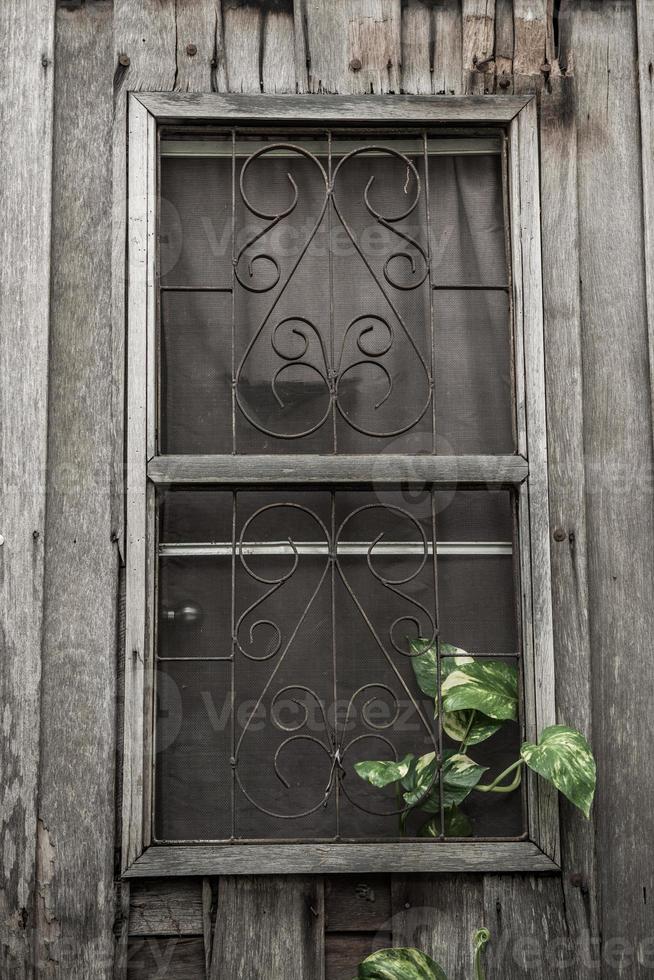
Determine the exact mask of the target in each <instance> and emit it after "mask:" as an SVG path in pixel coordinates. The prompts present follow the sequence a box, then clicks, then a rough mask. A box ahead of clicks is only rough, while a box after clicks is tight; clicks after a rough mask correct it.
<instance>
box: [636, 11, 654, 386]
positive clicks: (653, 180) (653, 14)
mask: <svg viewBox="0 0 654 980" xmlns="http://www.w3.org/2000/svg"><path fill="white" fill-rule="evenodd" d="M636 26H637V30H638V52H637V64H638V94H639V99H640V141H641V153H642V167H643V229H644V235H645V290H646V297H647V334H648V338H649V374H650V385H651V393H652V404H653V405H654V4H653V3H652V2H651V0H636Z"/></svg>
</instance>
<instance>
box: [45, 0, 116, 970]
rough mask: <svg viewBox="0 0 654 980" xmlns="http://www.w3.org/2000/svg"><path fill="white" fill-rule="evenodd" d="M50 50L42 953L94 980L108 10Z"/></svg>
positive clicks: (101, 849) (103, 757) (110, 824)
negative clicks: (51, 149) (53, 66)
mask: <svg viewBox="0 0 654 980" xmlns="http://www.w3.org/2000/svg"><path fill="white" fill-rule="evenodd" d="M55 50H56V56H57V62H58V65H59V68H58V70H57V73H56V80H55V115H54V163H53V190H52V287H51V309H50V316H51V329H50V400H49V433H48V435H49V440H48V471H47V513H46V536H45V540H46V552H45V559H46V574H45V597H44V626H43V671H42V682H41V688H42V695H41V769H40V790H39V833H38V837H37V844H38V851H37V880H38V901H37V940H38V942H37V957H38V962H39V964H40V968H41V969H42V970H43V971H44V972H47V975H48V976H50V977H61V978H64V977H65V978H66V980H75V978H86V977H88V976H93V977H98V980H100V978H102V977H105V976H110V974H111V967H112V956H113V938H114V937H113V931H112V929H113V920H114V893H113V870H114V868H113V865H114V849H113V845H114V822H115V817H114V813H115V811H114V804H115V801H114V770H115V731H114V730H115V710H116V709H115V697H116V677H115V673H116V672H115V665H116V653H115V640H116V595H117V560H116V551H115V547H114V544H113V542H112V533H111V532H112V526H111V492H112V452H113V450H112V444H111V432H112V426H113V419H112V417H111V394H112V384H113V381H112V379H113V358H112V334H111V319H110V316H109V312H108V311H109V300H110V288H111V227H110V224H109V221H108V216H109V214H110V208H111V201H110V195H111V161H110V158H109V156H108V154H107V152H106V148H107V146H109V145H110V142H111V127H112V102H111V90H110V84H111V77H112V71H113V68H112V7H111V4H110V3H108V2H98V3H95V4H93V5H87V6H85V7H83V8H80V9H78V10H74V11H69V10H64V9H60V10H59V11H58V12H57V23H56V49H55ZM73 107H74V111H73ZM90 255H92V256H93V260H92V262H91V261H89V256H90ZM72 364H74V365H75V367H74V370H71V365H72ZM71 676H74V677H75V683H73V684H71V683H70V679H71ZM91 719H92V723H91ZM71 801H74V805H72V806H71Z"/></svg>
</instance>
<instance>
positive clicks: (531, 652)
mask: <svg viewBox="0 0 654 980" xmlns="http://www.w3.org/2000/svg"><path fill="white" fill-rule="evenodd" d="M509 166H510V211H511V227H512V232H513V233H512V238H511V247H512V268H513V308H514V322H515V335H516V368H515V372H516V389H517V403H518V449H519V450H521V451H526V454H527V457H528V459H529V484H528V486H527V485H524V486H523V487H522V488H521V507H520V523H521V536H522V538H523V540H524V536H525V535H528V538H529V542H530V548H529V552H528V553H527V552H526V551H525V550H523V551H522V552H521V558H522V566H521V570H522V591H523V606H522V608H523V643H524V646H525V657H524V669H525V705H526V710H525V714H526V722H527V729H526V730H527V736H528V737H529V738H532V739H533V738H534V737H535V736H536V734H537V732H539V731H541V730H542V729H543V728H546V727H547V726H548V725H552V724H554V722H555V721H556V713H555V686H554V647H553V640H552V595H551V583H550V542H549V510H548V506H549V504H548V486H547V429H546V406H545V364H544V354H543V295H542V275H541V242H540V194H539V184H538V172H539V168H538V129H537V109H536V100H535V99H532V100H531V101H530V102H529V104H528V105H527V106H526V107H525V109H524V110H523V111H522V112H521V113H520V115H519V116H517V117H516V119H515V120H514V122H513V123H512V124H511V130H510V156H509ZM523 371H524V381H523V378H522V372H523ZM523 384H524V397H525V406H524V409H523V410H522V411H521V407H520V405H521V401H522V397H523ZM525 558H527V559H528V560H526V561H525ZM525 593H526V594H525ZM529 785H530V806H529V822H530V831H531V834H532V839H534V840H536V841H537V842H538V843H539V844H540V846H541V847H542V848H543V850H544V851H545V852H546V853H547V854H549V855H550V857H551V858H552V860H553V861H556V862H558V861H559V859H560V854H559V839H558V799H557V795H556V793H555V792H554V790H553V788H552V787H551V785H550V784H548V783H545V782H544V781H543V780H536V779H534V778H533V777H531V778H530V784H529Z"/></svg>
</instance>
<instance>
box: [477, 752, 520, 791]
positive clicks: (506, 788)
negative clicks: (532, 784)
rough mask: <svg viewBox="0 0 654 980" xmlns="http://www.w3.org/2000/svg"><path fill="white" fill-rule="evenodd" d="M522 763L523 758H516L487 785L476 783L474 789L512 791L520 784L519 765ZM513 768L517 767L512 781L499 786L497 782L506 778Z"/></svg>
mask: <svg viewBox="0 0 654 980" xmlns="http://www.w3.org/2000/svg"><path fill="white" fill-rule="evenodd" d="M523 764H524V763H523V760H522V759H518V761H517V762H514V763H513V764H512V765H510V766H509V767H508V769H505V770H504V772H501V773H500V774H499V776H497V777H496V778H495V779H494V780H493V782H492V783H488V785H487V786H480V785H479V784H478V785H477V786H475V789H477V790H479V792H480V793H512V792H513V791H514V790H516V789H517V788H518V786H519V785H520V779H521V778H522V769H521V766H522V765H523ZM514 769H517V772H516V774H515V778H514V779H513V781H512V782H510V783H508V785H506V786H500V785H499V784H500V783H501V782H502V780H503V779H506V777H507V776H508V775H509V774H510V773H512V772H513V770H514Z"/></svg>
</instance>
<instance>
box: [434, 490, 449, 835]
mask: <svg viewBox="0 0 654 980" xmlns="http://www.w3.org/2000/svg"><path fill="white" fill-rule="evenodd" d="M430 496H431V536H432V547H433V556H432V562H433V569H434V628H435V631H436V636H435V642H436V704H437V714H438V757H439V764H440V765H442V763H443V704H442V700H443V699H442V696H441V630H440V610H439V603H438V557H437V551H438V548H437V544H438V534H437V526H436V491H435V490H434V488H433V487H432V488H431V492H430ZM438 812H439V814H440V818H441V833H440V836H441V837H445V805H444V803H443V778H442V772H441V773H440V774H439V777H438Z"/></svg>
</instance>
